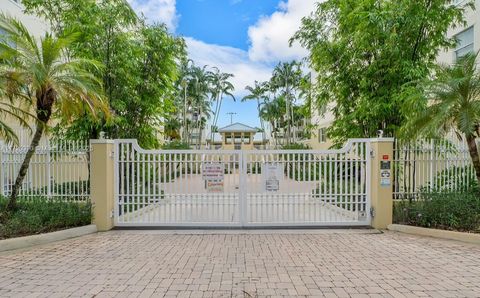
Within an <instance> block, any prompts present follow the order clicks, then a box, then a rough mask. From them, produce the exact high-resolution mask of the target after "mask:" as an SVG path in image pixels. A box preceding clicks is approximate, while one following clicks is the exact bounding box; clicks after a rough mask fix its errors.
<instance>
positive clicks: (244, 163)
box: [115, 139, 370, 227]
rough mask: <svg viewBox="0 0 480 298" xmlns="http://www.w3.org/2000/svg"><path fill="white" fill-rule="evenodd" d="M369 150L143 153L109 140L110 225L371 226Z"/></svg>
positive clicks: (364, 143) (360, 145) (351, 145)
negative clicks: (111, 172)
mask: <svg viewBox="0 0 480 298" xmlns="http://www.w3.org/2000/svg"><path fill="white" fill-rule="evenodd" d="M369 179H370V143H369V141H368V140H363V139H357V140H350V141H349V142H348V143H347V145H346V146H345V147H344V148H343V149H340V150H324V151H317V150H283V151H282V150H272V151H265V150H258V151H256V150H254V151H236V150H235V151H228V150H172V151H170V150H143V149H141V148H140V147H139V146H138V144H137V142H136V140H116V141H115V185H116V186H115V199H116V204H115V224H116V225H117V226H165V227H168V226H171V227H175V226H178V227H180V226H189V227H200V226H210V227H259V226H265V227H281V226H340V225H344V226H355V225H369V224H370V212H369V210H370V189H369V188H370V183H369V182H370V181H369Z"/></svg>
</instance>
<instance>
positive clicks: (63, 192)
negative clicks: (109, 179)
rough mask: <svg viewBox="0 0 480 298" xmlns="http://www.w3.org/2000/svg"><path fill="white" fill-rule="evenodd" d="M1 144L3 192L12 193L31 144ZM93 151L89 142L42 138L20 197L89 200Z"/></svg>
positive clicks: (0, 175)
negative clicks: (90, 158)
mask: <svg viewBox="0 0 480 298" xmlns="http://www.w3.org/2000/svg"><path fill="white" fill-rule="evenodd" d="M0 147H1V148H0V161H1V166H0V192H1V193H0V194H1V195H3V196H8V195H9V194H10V193H11V190H12V186H13V184H14V183H15V179H16V178H17V175H18V172H19V170H20V167H21V165H22V162H23V160H24V158H25V155H26V153H27V150H28V147H27V146H24V145H23V146H19V147H15V146H12V145H5V144H4V145H1V146H0ZM89 151H90V146H89V144H88V143H86V142H80V141H58V142H52V141H48V140H42V143H41V145H40V146H39V147H38V148H37V150H36V151H35V154H34V155H33V157H32V159H31V162H30V166H29V168H28V171H27V175H26V177H25V179H24V182H23V184H22V188H21V189H20V193H19V194H20V197H25V198H33V197H44V198H50V199H60V200H69V201H87V200H89V197H90V186H89V184H90V183H89V165H88V163H89V157H88V155H89Z"/></svg>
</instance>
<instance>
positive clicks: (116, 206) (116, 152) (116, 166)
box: [113, 140, 121, 225]
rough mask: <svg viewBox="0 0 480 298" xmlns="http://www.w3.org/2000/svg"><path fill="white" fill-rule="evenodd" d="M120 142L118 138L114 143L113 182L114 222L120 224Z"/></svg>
mask: <svg viewBox="0 0 480 298" xmlns="http://www.w3.org/2000/svg"><path fill="white" fill-rule="evenodd" d="M119 145H120V144H119V142H118V141H117V140H115V141H114V143H113V161H114V162H113V181H114V182H113V183H114V186H113V195H114V201H113V202H114V204H113V212H114V215H113V223H114V224H115V225H118V223H119V216H118V215H119V208H120V206H119V205H120V189H119V186H120V185H121V184H120V181H119V176H118V169H119V158H118V155H119V149H118V146H119Z"/></svg>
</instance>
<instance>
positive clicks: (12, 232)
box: [0, 197, 92, 239]
mask: <svg viewBox="0 0 480 298" xmlns="http://www.w3.org/2000/svg"><path fill="white" fill-rule="evenodd" d="M6 203H7V200H6V199H4V198H0V212H3V210H5V205H6ZM4 218H6V220H5V222H3V223H0V239H4V238H11V237H19V236H26V235H33V234H40V233H47V232H53V231H57V230H62V229H67V228H72V227H78V226H84V225H88V224H90V223H91V221H92V212H91V205H90V203H84V202H82V203H74V202H62V201H56V200H48V199H45V198H41V197H38V198H35V199H29V200H24V199H21V200H19V201H18V208H17V210H15V211H14V212H13V213H11V214H9V215H8V216H5V217H4Z"/></svg>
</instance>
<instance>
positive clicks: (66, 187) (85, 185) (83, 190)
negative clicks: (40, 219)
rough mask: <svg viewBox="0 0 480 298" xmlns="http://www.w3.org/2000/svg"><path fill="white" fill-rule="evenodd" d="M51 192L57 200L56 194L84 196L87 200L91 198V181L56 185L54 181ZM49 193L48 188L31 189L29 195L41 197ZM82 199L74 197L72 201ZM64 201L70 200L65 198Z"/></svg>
mask: <svg viewBox="0 0 480 298" xmlns="http://www.w3.org/2000/svg"><path fill="white" fill-rule="evenodd" d="M50 190H51V192H52V196H53V197H54V198H55V195H56V194H62V195H64V194H67V195H68V194H69V193H72V194H77V195H79V196H82V197H83V198H85V199H88V198H89V195H88V194H89V193H90V181H89V180H83V181H69V182H63V183H55V182H53V181H52V183H51V185H50ZM47 192H48V190H47V186H44V187H41V188H38V189H31V190H29V191H28V192H27V193H28V194H29V195H37V196H40V195H42V194H46V193H47ZM78 199H80V198H78V197H77V198H75V197H72V200H78ZM63 200H66V201H68V198H63Z"/></svg>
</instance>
